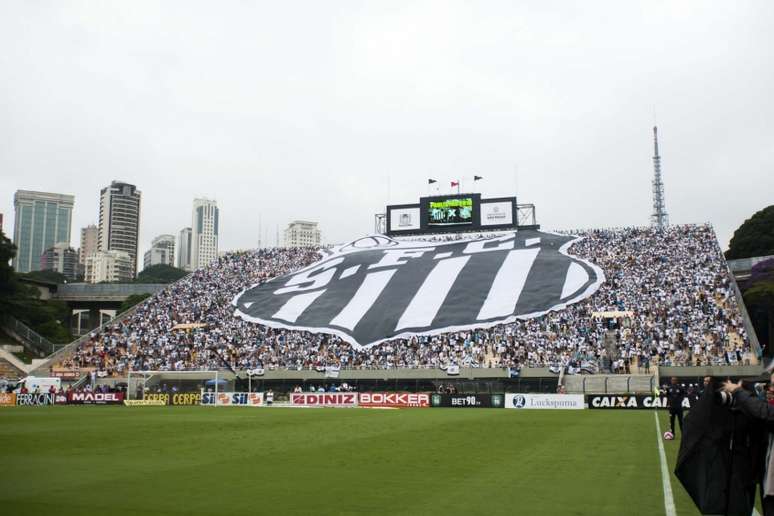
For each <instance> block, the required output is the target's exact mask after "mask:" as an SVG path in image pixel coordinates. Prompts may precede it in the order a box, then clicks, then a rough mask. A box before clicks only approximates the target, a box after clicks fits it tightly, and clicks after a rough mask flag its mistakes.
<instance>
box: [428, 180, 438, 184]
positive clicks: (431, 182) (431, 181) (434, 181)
mask: <svg viewBox="0 0 774 516" xmlns="http://www.w3.org/2000/svg"><path fill="white" fill-rule="evenodd" d="M437 182H438V181H436V180H435V179H428V180H427V184H429V185H431V184H433V183H437Z"/></svg>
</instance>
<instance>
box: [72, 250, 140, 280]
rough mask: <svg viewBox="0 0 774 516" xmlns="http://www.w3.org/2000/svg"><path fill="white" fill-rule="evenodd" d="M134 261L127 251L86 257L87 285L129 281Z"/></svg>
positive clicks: (101, 252) (99, 252) (106, 252)
mask: <svg viewBox="0 0 774 516" xmlns="http://www.w3.org/2000/svg"><path fill="white" fill-rule="evenodd" d="M133 268H134V261H133V260H132V257H131V255H129V253H127V252H125V251H115V250H113V251H98V252H96V253H94V254H92V255H89V256H87V257H86V273H85V278H84V279H85V280H86V283H101V282H103V281H129V280H131V279H132V278H133V277H134V276H133V275H132V270H133Z"/></svg>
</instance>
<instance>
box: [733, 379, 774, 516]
mask: <svg viewBox="0 0 774 516" xmlns="http://www.w3.org/2000/svg"><path fill="white" fill-rule="evenodd" d="M772 383H774V374H773V375H772V376H771V378H770V384H769V385H771V384H772ZM723 390H724V391H726V392H728V393H729V394H732V395H733V397H734V403H733V404H734V407H736V408H737V409H739V410H740V411H741V412H742V413H743V414H745V415H747V416H749V417H751V418H753V419H757V420H759V421H763V422H765V423H766V427H767V430H768V432H769V440H768V447H767V449H766V463H765V470H764V473H763V479H762V482H761V501H762V506H763V516H774V453H772V448H774V446H773V444H774V405H772V404H771V403H769V402H767V401H766V400H763V399H759V398H758V397H756V396H755V394H754V393H752V392H750V391H748V390H746V389H744V388H743V387H742V382H741V381H739V383H734V382H732V381H730V380H729V381H727V382H725V383H724V384H723Z"/></svg>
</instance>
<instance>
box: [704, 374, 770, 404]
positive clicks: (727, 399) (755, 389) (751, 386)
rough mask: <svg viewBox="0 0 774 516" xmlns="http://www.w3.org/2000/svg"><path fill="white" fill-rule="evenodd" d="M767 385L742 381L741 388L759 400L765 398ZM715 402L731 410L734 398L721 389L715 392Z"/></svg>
mask: <svg viewBox="0 0 774 516" xmlns="http://www.w3.org/2000/svg"><path fill="white" fill-rule="evenodd" d="M768 385H769V384H768V383H762V382H748V381H746V380H742V388H743V389H744V390H746V391H748V392H750V393H751V394H753V395H755V396H757V397H759V398H765V395H766V390H767V389H768ZM715 402H716V403H717V404H718V405H720V406H723V407H729V408H733V406H734V396H733V395H732V394H729V393H727V392H726V391H724V390H723V389H718V390H717V391H715Z"/></svg>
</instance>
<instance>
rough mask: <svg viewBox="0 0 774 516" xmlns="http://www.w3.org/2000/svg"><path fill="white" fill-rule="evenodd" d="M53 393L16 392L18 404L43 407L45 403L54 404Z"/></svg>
mask: <svg viewBox="0 0 774 516" xmlns="http://www.w3.org/2000/svg"><path fill="white" fill-rule="evenodd" d="M53 404H54V395H53V394H48V393H46V394H16V405H17V406H20V407H23V406H28V407H41V406H44V405H53Z"/></svg>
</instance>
